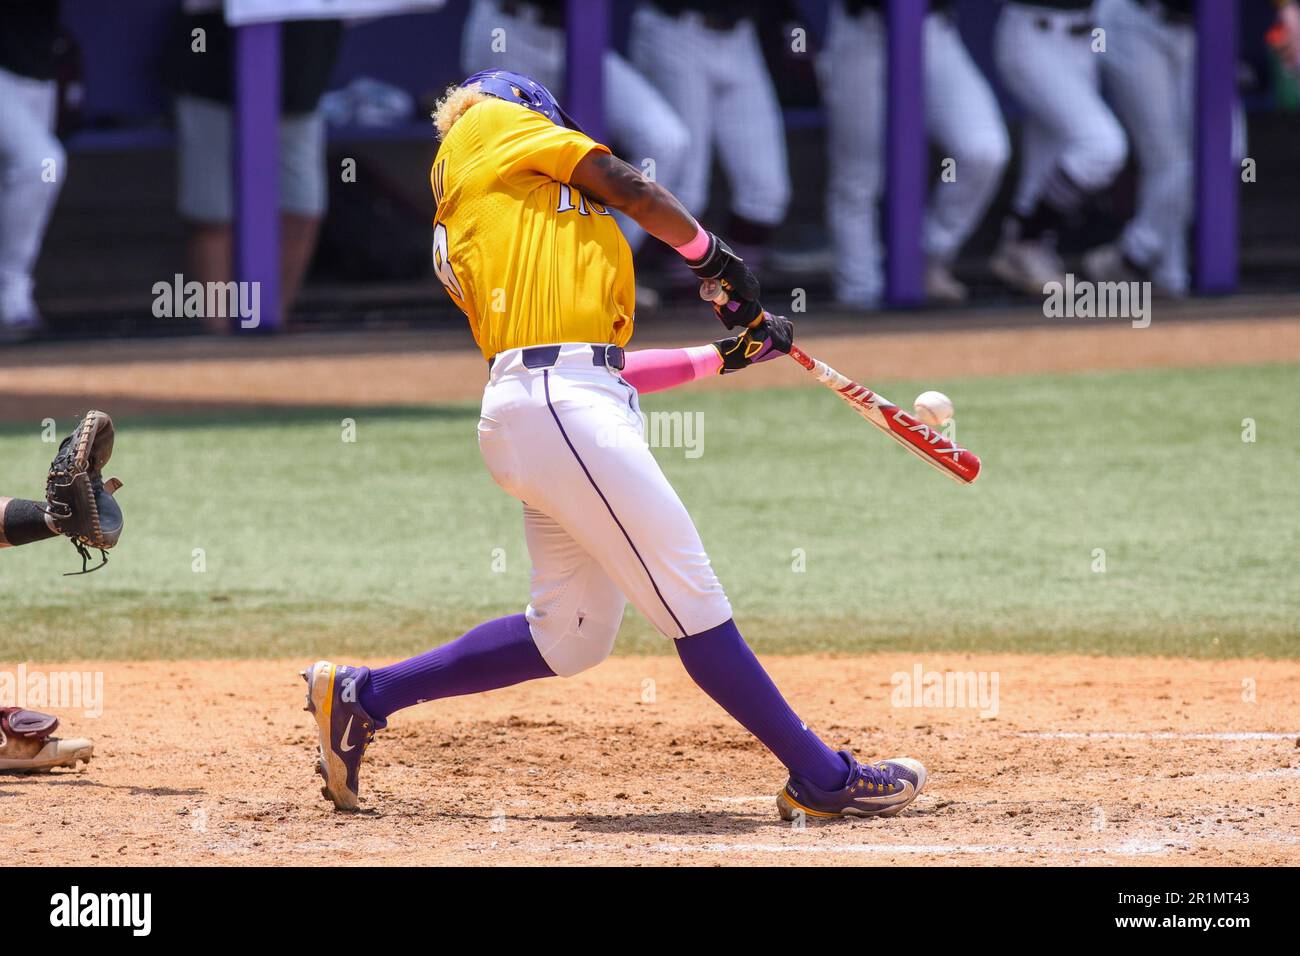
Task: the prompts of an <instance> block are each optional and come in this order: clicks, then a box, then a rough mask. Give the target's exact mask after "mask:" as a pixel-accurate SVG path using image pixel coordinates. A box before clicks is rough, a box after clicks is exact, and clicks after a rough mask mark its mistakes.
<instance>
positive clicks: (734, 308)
mask: <svg viewBox="0 0 1300 956" xmlns="http://www.w3.org/2000/svg"><path fill="white" fill-rule="evenodd" d="M686 265H687V266H688V267H690V270H691V271H692V272H694V273H695V274H696V276H698V277H699V278H700V279H713V280H714V281H716V282H717V283H718V284H719V285H720V286H721V287H722V291H723V292H725V293H726V294H727V302H726V303H725V304H721V305H720V304H717V303H714V306H713V312H714V314H715V315H717V317H718V321H720V322H721V323H722V324H723V325H725V326H726V327H727V328H729V329H735V328H740V327H741V326H749V325H752V324H754V323H755V322H757V321H758V319H759V318H760V316H762V314H763V307H762V306H761V305H759V304H758V299H759V295H760V289H759V286H758V279H757V278H756V277H755V276H754V273H752V272H750V271H749V266H747V265H745V260H744V259H742V258H740V256H738V255H736V254H735V253H734V252H732V251H731V247H730V246H728V245H727V244H726V243H725V242H723V241H722V240H721V239H719V238H718V237H717V236H715V235H714V234H713V233H709V250H708V252H706V253H705V254H704V256H703V257H702V258H700V259H694V260H688V261H687V263H686Z"/></svg>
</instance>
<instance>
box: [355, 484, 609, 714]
mask: <svg viewBox="0 0 1300 956" xmlns="http://www.w3.org/2000/svg"><path fill="white" fill-rule="evenodd" d="M524 536H525V539H526V540H527V542H528V554H529V557H530V558H531V560H532V563H533V571H532V596H531V599H530V601H529V604H528V608H527V610H526V611H525V612H524V613H523V614H512V615H509V616H508V617H503V618H499V619H497V620H495V621H488V622H486V623H484V624H480V625H479V626H478V627H476V628H474V629H473V630H471V631H469V632H468V633H466V634H464V635H462V636H461V637H459V638H457V639H456V640H454V641H451V642H450V643H448V644H444V645H442V646H441V647H437V648H434V649H433V650H431V651H428V652H426V653H424V654H420V655H418V656H416V657H413V658H411V659H409V660H406V661H401V662H400V663H397V664H393V665H391V666H389V667H378V668H374V669H373V670H371V671H370V677H369V680H368V681H365V682H363V683H362V686H361V688H360V703H361V705H362V706H363V707H364V708H365V710H366V713H368V714H369V715H370V716H372V717H374V718H375V719H376V720H377V721H380V722H381V723H382V722H383V721H384V720H386V719H387V718H388V717H389V715H391V714H393V713H394V712H396V711H398V710H401V709H402V708H404V707H410V706H412V705H414V704H418V703H423V702H425V701H430V700H441V699H442V698H444V697H459V696H463V695H465V694H477V693H481V692H482V691H486V690H494V689H496V688H499V687H508V686H510V685H512V684H518V683H521V682H523V681H526V680H534V679H536V678H540V677H553V676H559V677H572V676H573V675H574V674H578V673H580V672H582V671H584V670H587V669H588V668H591V667H595V666H596V665H597V664H599V663H600V662H601V661H603V660H604V659H605V658H606V657H608V656H609V653H610V651H611V650H613V647H614V638H615V637H616V636H617V634H618V628H619V624H620V623H622V620H623V608H624V606H625V605H626V603H627V601H626V599H625V598H624V597H623V594H622V592H621V591H619V589H618V588H617V587H616V586H615V585H614V582H612V581H611V580H610V579H609V576H608V575H607V574H605V572H604V571H603V570H602V569H601V567H600V564H599V563H598V562H597V561H596V560H595V559H594V558H592V556H591V555H589V554H588V553H587V552H586V551H585V550H583V548H582V547H581V546H580V545H579V544H578V543H577V542H576V541H574V540H573V538H572V537H571V536H570V535H569V534H568V532H566V531H565V530H564V529H563V528H562V527H560V525H559V524H558V523H557V522H556V521H555V520H554V519H553V518H550V517H549V516H547V515H545V514H542V513H541V512H540V511H538V510H537V509H536V508H530V507H528V506H525V507H524Z"/></svg>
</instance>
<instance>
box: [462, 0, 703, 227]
mask: <svg viewBox="0 0 1300 956" xmlns="http://www.w3.org/2000/svg"><path fill="white" fill-rule="evenodd" d="M516 9H517V10H519V11H523V12H524V13H523V15H518V16H510V15H508V14H506V13H504V12H503V11H502V10H501V8H500V7H499V6H498V5H497V4H496V3H495V2H494V0H475V2H474V4H473V6H472V7H471V9H470V13H469V17H468V19H467V20H466V21H465V29H464V32H463V33H462V34H461V67H462V68H463V69H464V70H465V72H466V74H467V75H468V74H471V73H477V72H478V71H479V70H512V71H514V72H516V73H524V74H526V75H528V76H531V77H532V78H533V79H535V80H536V81H537V82H539V83H541V84H542V85H543V86H545V87H546V88H547V89H549V90H550V91H551V92H552V93H554V94H555V96H556V97H557V98H559V100H560V101H561V102H563V101H564V69H565V67H564V64H565V53H564V31H563V30H562V29H560V28H558V27H552V26H548V25H546V24H544V23H542V22H541V20H540V10H538V9H537V8H535V7H530V6H529V5H528V4H526V3H521V4H518V5H517V6H516ZM496 31H504V33H497V32H496ZM498 40H499V41H500V42H504V44H505V49H504V50H502V51H500V52H498V51H497V50H494V49H493V44H494V42H497V41H498ZM602 65H603V69H604V83H605V97H604V99H605V103H604V105H605V122H606V125H607V128H608V129H609V135H610V138H611V139H612V140H613V146H614V148H615V150H616V151H617V154H618V155H619V157H620V158H622V159H624V160H626V161H627V162H629V163H631V164H632V165H633V166H636V167H637V168H638V169H641V170H643V171H645V170H646V169H647V167H646V164H645V161H646V160H647V159H650V160H653V161H654V167H653V174H654V175H653V178H654V179H655V181H656V182H658V183H660V184H661V185H662V186H664V187H665V188H666V189H668V190H670V191H672V192H677V188H678V187H677V183H678V182H679V180H680V177H681V175H682V172H683V167H684V163H685V162H686V157H687V154H688V152H689V147H690V136H689V134H688V133H687V130H686V126H685V125H684V124H683V123H682V121H681V119H680V118H679V117H678V115H677V113H676V112H675V111H674V110H673V108H672V107H671V106H670V105H669V104H668V101H667V100H666V99H665V98H664V97H663V96H662V95H660V93H659V91H658V90H657V89H655V87H654V85H653V84H652V83H650V81H649V80H647V79H646V78H645V77H644V76H642V75H641V74H640V73H638V72H637V71H636V70H635V69H634V68H633V67H632V65H631V64H630V63H628V62H627V60H625V59H623V57H621V56H619V55H618V54H617V53H614V52H612V51H609V52H606V53H605V56H604V60H603V64H602ZM614 218H615V219H616V220H617V221H618V224H619V228H620V229H622V230H623V236H624V238H626V239H627V242H628V245H629V246H631V247H632V250H633V251H636V249H637V248H638V247H639V246H640V245H641V243H642V242H643V241H644V240H645V236H646V232H645V230H644V229H642V228H641V227H640V226H639V225H637V224H636V223H635V222H634V221H633V220H632V219H630V218H628V217H627V216H625V215H623V214H622V213H618V212H616V213H614Z"/></svg>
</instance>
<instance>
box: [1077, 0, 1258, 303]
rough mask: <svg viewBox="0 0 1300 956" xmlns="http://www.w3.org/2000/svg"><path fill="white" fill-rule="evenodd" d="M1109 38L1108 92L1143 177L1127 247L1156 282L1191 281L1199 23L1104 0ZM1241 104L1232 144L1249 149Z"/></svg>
mask: <svg viewBox="0 0 1300 956" xmlns="http://www.w3.org/2000/svg"><path fill="white" fill-rule="evenodd" d="M1097 20H1098V23H1099V24H1100V25H1101V26H1102V27H1104V28H1105V30H1106V38H1107V42H1108V45H1109V49H1108V52H1107V53H1106V56H1105V57H1103V58H1102V73H1103V77H1104V79H1105V83H1106V92H1107V93H1108V94H1109V95H1110V97H1111V99H1112V101H1114V103H1115V109H1116V112H1118V113H1119V116H1120V119H1122V120H1123V121H1124V126H1125V128H1126V129H1127V130H1128V134H1129V136H1130V138H1131V139H1132V141H1133V149H1134V152H1135V153H1136V155H1137V160H1138V167H1139V173H1140V178H1139V180H1138V195H1137V213H1136V215H1135V216H1134V217H1133V220H1132V221H1131V222H1129V223H1128V225H1127V226H1126V227H1125V229H1124V234H1123V236H1122V237H1121V239H1120V246H1121V248H1122V249H1123V250H1124V251H1125V252H1126V253H1127V254H1128V255H1129V257H1130V258H1131V259H1133V260H1134V261H1135V262H1139V263H1142V264H1143V265H1147V266H1149V267H1150V268H1151V269H1152V272H1153V276H1154V278H1155V281H1156V283H1157V284H1158V285H1159V286H1160V287H1161V288H1163V289H1165V290H1167V291H1169V292H1172V293H1174V294H1175V295H1182V294H1184V293H1186V291H1187V288H1188V284H1189V283H1188V263H1187V234H1188V229H1189V228H1190V226H1191V222H1192V213H1193V207H1194V204H1195V199H1194V193H1195V168H1194V155H1195V150H1196V141H1195V137H1196V30H1195V29H1194V28H1193V26H1192V25H1191V24H1190V23H1171V22H1169V21H1167V20H1164V19H1162V18H1160V17H1159V16H1157V15H1156V14H1155V13H1153V12H1152V11H1150V10H1148V9H1147V8H1146V7H1144V6H1142V5H1141V4H1138V3H1134V2H1133V0H1098V3H1097ZM1245 148H1246V146H1245V122H1244V118H1243V116H1242V112H1241V108H1240V104H1238V107H1237V109H1236V111H1235V112H1234V115H1233V151H1234V155H1236V156H1238V157H1240V156H1242V155H1243V154H1244V152H1245Z"/></svg>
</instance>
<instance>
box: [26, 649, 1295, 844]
mask: <svg viewBox="0 0 1300 956" xmlns="http://www.w3.org/2000/svg"><path fill="white" fill-rule="evenodd" d="M767 663H768V664H769V665H770V667H771V670H772V672H773V675H774V676H775V678H776V680H777V681H778V683H779V684H780V685H781V686H782V688H783V689H784V690H785V691H786V693H787V694H788V695H789V696H790V697H791V699H792V700H793V701H794V702H795V704H796V706H797V707H798V708H799V709H800V710H801V712H802V715H803V716H804V718H805V719H807V720H808V721H809V722H810V724H812V725H813V726H814V727H816V728H817V729H818V730H819V731H821V732H822V733H823V734H825V735H826V736H827V738H828V739H829V740H830V741H831V742H832V743H834V744H836V745H840V746H848V747H851V748H853V749H854V750H855V751H857V752H858V753H860V754H863V755H867V754H871V755H875V756H889V755H895V754H899V753H904V754H911V755H914V756H916V757H918V758H920V759H922V760H923V761H924V762H925V763H926V764H927V765H928V767H929V768H930V769H931V777H930V782H929V784H928V785H927V787H926V791H925V793H924V794H922V796H921V797H920V798H919V799H918V801H917V802H916V804H915V805H914V807H913V808H912V809H910V810H909V811H908V812H906V813H905V814H903V815H902V816H900V817H897V818H895V819H892V820H871V821H832V822H829V823H821V822H810V823H809V824H808V825H807V827H806V828H805V829H797V828H792V827H791V826H790V825H789V824H784V823H782V822H781V821H780V820H779V819H778V818H777V816H776V813H775V810H774V805H773V795H774V793H775V792H776V790H777V789H778V787H779V786H780V784H781V783H782V782H783V779H784V777H783V774H782V772H781V768H780V767H779V766H778V765H777V763H776V762H775V760H773V759H772V758H771V757H770V756H769V755H767V754H766V753H765V752H764V751H763V750H762V748H761V747H760V745H759V744H758V743H756V742H755V741H753V740H752V739H750V738H748V737H747V736H746V735H745V734H744V733H743V732H742V731H741V730H740V729H739V728H738V727H736V726H734V725H733V724H732V723H731V721H730V720H729V719H728V718H727V717H726V716H725V715H724V714H723V713H722V712H721V711H719V710H718V709H717V708H716V706H715V705H714V704H713V703H712V702H711V701H709V700H708V699H707V698H706V697H704V696H703V695H702V694H701V693H700V692H699V691H698V689H697V688H695V686H694V685H693V684H692V683H691V682H690V680H689V678H687V676H686V675H685V673H684V672H683V670H682V668H681V666H680V664H679V663H678V662H677V660H676V659H675V658H653V657H652V658H614V659H611V660H609V661H607V662H606V663H605V664H603V665H602V666H601V667H599V668H597V669H595V670H594V671H589V672H587V673H585V674H583V675H581V676H579V677H577V678H574V679H572V680H568V681H559V680H550V681H540V682H533V683H531V684H525V685H521V686H518V687H515V688H510V689H507V690H502V691H496V692H493V693H491V694H487V695H485V696H477V697H473V698H462V699H457V700H449V701H442V702H438V703H434V704H426V705H422V706H420V707H417V708H414V709H412V710H410V711H406V712H403V713H400V714H398V715H396V716H395V718H394V719H393V722H392V724H391V726H390V727H389V729H387V730H385V731H382V732H381V733H380V736H379V739H378V741H377V743H376V745H375V746H374V748H373V749H372V751H371V757H370V758H369V759H368V762H367V768H366V770H365V773H364V778H363V788H364V793H363V806H364V807H366V810H365V811H364V812H363V813H361V814H359V815H346V814H337V813H334V812H333V811H332V810H331V809H329V807H328V805H327V804H326V803H325V802H323V801H322V800H321V798H320V797H319V795H318V793H317V785H318V780H317V778H316V776H315V775H314V773H313V772H312V766H313V762H314V746H315V733H314V724H312V723H310V717H309V716H308V715H307V714H305V713H303V712H302V711H301V710H300V709H299V708H300V707H301V706H302V700H303V684H302V682H301V681H300V680H299V679H298V677H297V676H296V673H295V672H296V670H297V669H299V668H301V667H302V666H303V662H302V661H256V662H230V661H222V662H220V663H219V664H204V663H198V662H159V663H122V664H108V665H105V664H102V663H88V664H74V665H59V666H57V667H56V666H54V665H50V666H49V667H48V668H46V669H47V670H95V669H102V670H103V671H104V675H105V676H104V709H103V716H102V717H99V718H97V719H88V718H86V717H83V716H80V715H78V714H77V713H75V712H72V711H70V710H68V709H66V708H65V709H64V710H63V713H64V716H65V719H66V720H65V722H66V725H67V726H66V730H67V731H68V733H69V734H84V735H87V736H91V737H93V738H94V741H95V745H96V756H95V759H94V760H93V761H92V762H91V763H90V765H89V766H88V767H85V768H82V769H81V770H79V771H76V772H70V771H58V772H56V773H54V774H53V775H51V776H46V777H12V776H0V829H2V830H3V831H4V832H3V836H2V837H0V863H32V864H44V865H51V864H89V865H95V864H155V865H156V864H164V865H168V864H204V865H235V866H237V865H241V864H307V865H314V864H330V865H344V864H362V863H375V864H404V865H416V864H419V865H425V864H491V863H511V864H522V865H546V866H556V865H566V864H582V863H585V864H666V863H672V864H684V863H685V864H702V865H715V864H719V863H728V864H751V865H752V864H760V865H761V864H777V865H786V864H796V865H804V864H823V863H831V862H836V861H841V862H855V863H884V862H886V861H891V860H897V861H903V862H907V863H912V864H924V863H930V864H933V863H939V864H967V865H988V864H1001V863H1032V864H1090V865H1092V864H1101V865H1126V864H1156V865H1161V864H1179V863H1183V864H1185V863H1195V864H1211V863H1214V864H1228V863H1231V864H1256V865H1266V866H1267V865H1277V864H1285V863H1289V864H1292V865H1294V864H1295V863H1296V862H1297V861H1300V807H1298V806H1297V801H1296V790H1297V786H1300V749H1297V746H1298V745H1300V740H1298V739H1297V734H1298V733H1300V721H1298V720H1297V714H1300V662H1286V663H1274V662H1262V661H1215V662H1209V661H1181V660H1158V659H1117V658H1109V659H1100V658H1079V657H1013V656H980V657H971V656H952V655H949V656H942V655H933V656H927V657H926V658H925V659H924V660H918V658H917V657H916V656H915V655H902V654H898V655H884V656H869V657H835V658H825V657H786V658H780V657H776V658H769V659H767ZM918 664H920V665H921V666H923V668H924V670H925V671H926V672H930V671H938V672H943V671H954V672H974V673H976V674H979V673H981V672H982V673H983V674H985V675H986V677H987V679H988V681H989V683H987V684H986V685H985V686H986V687H987V688H989V689H990V691H991V689H992V687H993V686H994V685H993V684H992V679H993V677H994V676H995V675H996V677H997V696H996V710H997V713H996V716H995V717H981V716H980V713H979V711H978V709H975V708H968V707H967V708H962V707H921V708H912V707H901V706H892V705H891V695H892V694H893V693H894V690H895V685H894V683H893V680H894V675H895V674H896V673H904V674H908V675H912V674H913V669H914V667H915V666H917V665H918ZM993 699H994V698H992V697H989V698H986V701H985V703H986V704H987V703H988V702H989V701H991V700H993ZM986 709H991V708H986Z"/></svg>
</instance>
